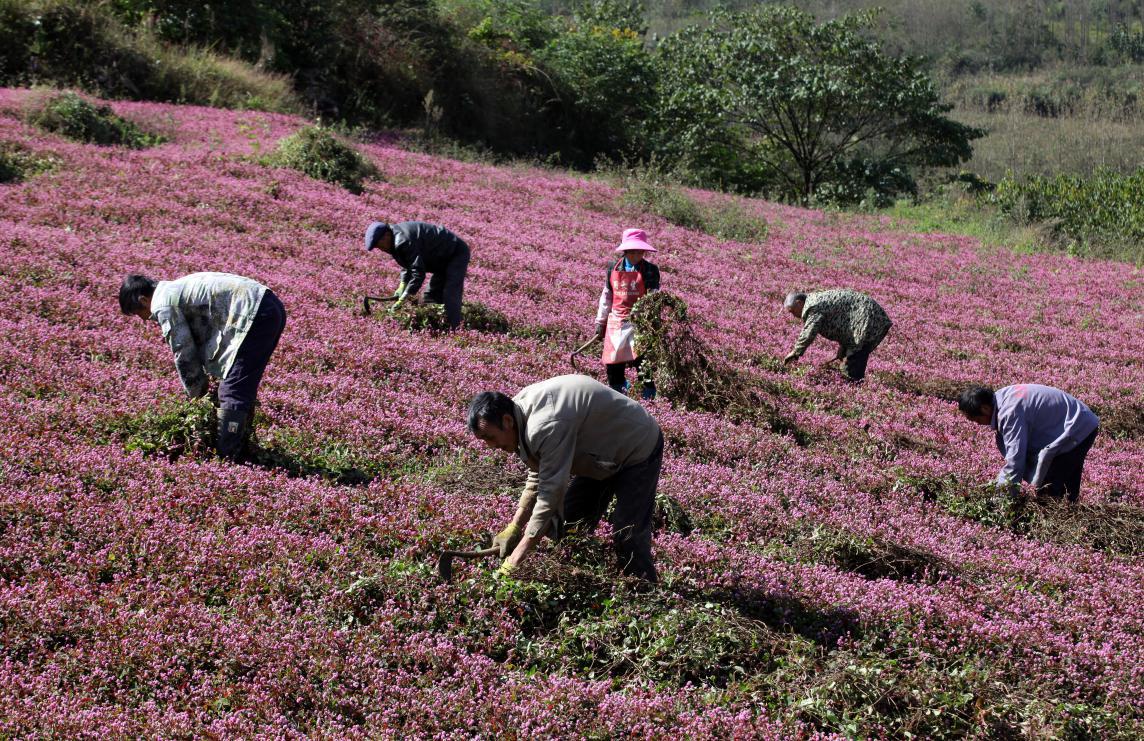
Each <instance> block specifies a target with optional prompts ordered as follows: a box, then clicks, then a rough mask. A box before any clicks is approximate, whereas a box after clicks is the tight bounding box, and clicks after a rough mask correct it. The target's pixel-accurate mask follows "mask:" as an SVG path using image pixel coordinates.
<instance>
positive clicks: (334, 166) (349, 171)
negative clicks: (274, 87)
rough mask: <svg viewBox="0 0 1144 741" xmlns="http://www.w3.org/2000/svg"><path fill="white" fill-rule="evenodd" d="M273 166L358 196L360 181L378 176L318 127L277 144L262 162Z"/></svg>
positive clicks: (365, 161)
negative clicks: (293, 171)
mask: <svg viewBox="0 0 1144 741" xmlns="http://www.w3.org/2000/svg"><path fill="white" fill-rule="evenodd" d="M265 163H266V164H268V165H271V166H273V167H288V168H290V169H292V170H297V171H298V172H300V173H302V174H304V175H307V176H309V177H312V178H314V179H315V180H323V181H325V182H327V183H333V184H335V185H340V186H342V187H343V188H345V189H346V190H348V191H350V192H351V193H355V194H360V193H361V192H362V189H363V181H365V180H366V179H367V178H374V177H378V175H379V174H380V173H379V172H378V170H377V168H376V167H375V166H374V164H373V163H372V162H370V161H369V159H367V158H366V157H365V156H363V155H362V154H361V153H360V152H358V151H357V150H356V149H355V148H354V147H353V146H352V145H350V144H349V143H348V142H346V141H345V140H343V139H342V138H341V137H339V136H337V135H335V134H334V132H333V131H332V130H331V129H329V128H327V127H325V126H321V125H314V126H304V127H302V128H301V129H299V130H298V131H297V132H295V133H294V134H291V135H290V136H288V137H286V138H285V139H282V140H281V141H279V142H278V147H277V149H276V150H275V151H274V152H273V153H272V154H270V155H269V156H268V157H266V159H265Z"/></svg>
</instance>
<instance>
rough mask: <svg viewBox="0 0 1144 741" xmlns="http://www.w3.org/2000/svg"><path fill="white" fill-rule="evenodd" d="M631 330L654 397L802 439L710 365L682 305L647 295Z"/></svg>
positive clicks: (747, 389)
mask: <svg viewBox="0 0 1144 741" xmlns="http://www.w3.org/2000/svg"><path fill="white" fill-rule="evenodd" d="M631 321H632V325H633V326H634V327H635V330H636V346H637V347H638V348H639V353H640V356H641V357H642V358H643V365H642V367H641V369H640V373H641V374H644V375H645V377H650V378H651V380H653V381H655V385H656V388H657V390H658V391H659V393H661V394H663V395H664V396H665V397H667V398H668V399H670V400H671V401H672V403H673V404H675V405H676V406H678V407H681V408H683V409H687V410H691V411H702V412H715V413H719V414H727V415H728V416H730V417H732V418H734V419H762V420H765V421H766V422H767V424H769V425H770V428H771V429H772V430H773V431H774V432H778V433H787V432H789V433H792V434H793V435H794V436H795V438H796V439H798V440H799V441H800V442H805V435H804V434H803V433H802V432H801V431H800V430H798V428H797V427H796V426H795V424H794V422H793V421H791V420H790V419H788V418H787V417H785V416H784V415H782V414H781V413H780V412H779V411H778V409H777V407H776V406H775V404H774V403H773V402H772V401H770V400H768V399H766V398H764V397H763V396H762V395H761V394H760V393H759V391H758V390H756V389H753V388H751V382H750V380H749V379H748V378H746V377H745V376H743V375H742V374H740V373H737V372H735V371H734V370H733V369H731V368H729V367H727V366H726V365H724V364H723V363H720V362H718V361H716V360H715V357H717V353H714V352H712V351H711V349H710V348H709V347H707V345H706V344H705V343H704V342H703V340H701V339H699V338H698V337H696V336H695V332H694V329H693V328H692V326H691V320H690V318H689V317H688V315H687V304H686V303H685V302H684V301H683V299H681V298H679V297H678V296H676V295H674V294H671V293H668V292H667V291H656V292H654V293H649V294H648V295H646V296H644V297H643V298H641V299H640V300H639V301H637V302H636V305H635V306H633V307H632V315H631Z"/></svg>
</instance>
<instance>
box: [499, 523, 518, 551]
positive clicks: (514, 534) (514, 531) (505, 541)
mask: <svg viewBox="0 0 1144 741" xmlns="http://www.w3.org/2000/svg"><path fill="white" fill-rule="evenodd" d="M518 543H520V528H519V527H517V524H516V523H515V522H510V523H509V524H508V527H506V528H505V529H504V530H501V531H500V532H499V533H497V534H496V535H494V536H493V545H494V546H496V547H497V548H499V549H500V551H499V552H500V557H501V558H508V557H509V555H510V554H511V553H512V552H513V551H515V550H516V546H517V544H518Z"/></svg>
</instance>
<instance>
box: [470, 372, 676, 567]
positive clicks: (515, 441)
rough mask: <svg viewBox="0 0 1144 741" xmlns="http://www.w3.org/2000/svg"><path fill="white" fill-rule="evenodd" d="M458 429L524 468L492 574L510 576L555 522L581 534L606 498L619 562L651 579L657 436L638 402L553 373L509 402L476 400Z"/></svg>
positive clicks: (488, 395) (659, 454)
mask: <svg viewBox="0 0 1144 741" xmlns="http://www.w3.org/2000/svg"><path fill="white" fill-rule="evenodd" d="M468 424H469V430H470V431H471V432H472V433H473V434H474V435H476V437H477V438H478V439H480V440H483V441H484V442H485V443H486V444H487V445H488V446H489V447H492V448H497V449H498V450H503V451H505V452H508V453H516V454H517V455H518V456H520V459H521V460H522V461H524V463H525V465H527V466H528V469H529V474H528V480H527V481H526V482H525V485H524V493H523V494H522V495H521V497H520V502H519V504H518V505H517V509H516V515H515V516H514V517H513V519H512V522H510V523H509V525H508V526H507V527H506V528H505V529H504V530H502V531H501V532H500V533H499V534H498V535H497V537H496V539H495V540H494V543H495V544H496V545H498V546H499V547H500V549H501V556H502V557H504V559H505V560H504V563H503V564H502V565H501V568H500V573H502V574H506V575H507V574H510V573H512V571H513V570H515V569H516V568H517V566H519V565H520V563H521V561H523V560H524V557H525V556H526V555H527V554H528V552H529V551H531V550H532V549H533V548H534V547H536V544H537V542H538V541H539V540H540V539H541V538H542V537H544V535H546V534H548V535H552V536H554V537H559V535H560V534H561V533H562V530H563V528H564V525H565V523H567V524H568V525H569V526H572V527H574V528H576V529H578V530H583V531H588V530H591V529H592V528H594V527H595V526H596V524H597V523H598V522H599V521H600V518H601V517H602V516H603V515H604V511H605V510H606V509H607V507H608V504H609V503H610V502H611V500H612V497H615V499H616V505H615V509H614V510H613V512H612V516H611V518H610V522H611V524H612V527H613V529H614V536H613V538H614V544H615V548H616V554H617V556H618V557H619V559H620V566H621V568H622V569H623V571H624V573H626V574H630V575H633V576H638V577H640V578H641V579H645V580H647V581H649V582H655V581H656V571H655V564H654V563H653V562H652V557H651V533H652V511H653V510H654V508H655V490H656V486H657V485H658V483H659V471H660V468H661V466H662V465H663V433H662V432H661V431H660V429H659V424H657V423H656V421H655V420H654V419H652V417H651V415H650V414H648V413H647V411H646V410H645V409H644V408H643V407H642V406H640V404H639V403H638V402H635V401H633V400H631V399H629V398H628V397H626V396H624V395H623V394H620V393H617V392H616V391H613V390H612V389H610V388H608V387H607V386H605V385H603V384H602V383H599V382H598V381H596V380H594V379H591V378H588V377H587V376H582V375H568V376H557V377H556V378H550V379H548V380H547V381H541V382H540V383H534V384H533V385H531V386H527V387H525V388H524V389H522V390H521V391H520V393H518V394H517V395H516V396H515V397H512V398H509V397H508V396H506V395H505V394H502V393H499V392H495V391H486V392H484V393H481V394H478V395H477V396H476V397H475V398H474V399H473V401H472V403H471V404H470V405H469V418H468Z"/></svg>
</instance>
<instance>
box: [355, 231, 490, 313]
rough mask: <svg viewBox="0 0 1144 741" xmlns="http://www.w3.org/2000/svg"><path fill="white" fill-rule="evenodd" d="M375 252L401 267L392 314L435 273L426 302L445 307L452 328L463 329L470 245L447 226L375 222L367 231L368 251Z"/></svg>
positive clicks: (366, 243)
mask: <svg viewBox="0 0 1144 741" xmlns="http://www.w3.org/2000/svg"><path fill="white" fill-rule="evenodd" d="M375 248H376V249H379V250H381V251H382V252H384V253H386V254H387V255H390V256H391V257H393V259H394V260H395V261H396V262H397V264H398V265H400V266H401V282H400V283H399V284H398V286H397V291H396V292H394V294H393V295H394V296H396V297H397V302H396V303H394V304H393V306H392V307H391V308H390V311H391V312H392V311H394V310H396V309H397V308H398V307H399V306H401V305H402V304H403V303H404V302H405V300H406V299H407V298H409V297H410V296H416V295H417V292H418V291H420V290H421V284H422V283H424V282H425V273H432V274H433V277H432V278H431V279H430V280H429V290H427V291H426V292H425V301H426V302H427V303H430V304H445V317H446V319H448V320H449V326H450V327H452V328H453V329H456V328H457V327H459V326H461V296H462V294H463V293H464V290H465V273H467V272H468V270H469V245H467V244H465V242H464V240H462V239H461V238H460V237H458V236H457V235H456V234H453V232H451V231H449V230H448V229H446V228H445V227H443V226H437V225H436V224H426V223H425V222H423V221H402V222H401V223H398V224H386V223H385V222H383V221H375V222H373V223H372V224H370V225H369V227H367V228H366V230H365V249H366V251H367V252H369V251H371V250H373V249H375Z"/></svg>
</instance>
